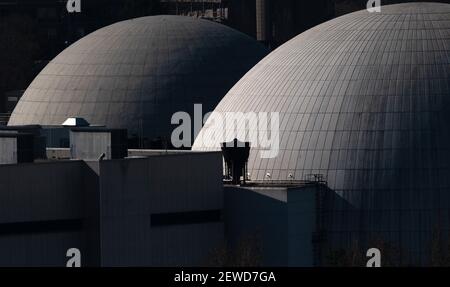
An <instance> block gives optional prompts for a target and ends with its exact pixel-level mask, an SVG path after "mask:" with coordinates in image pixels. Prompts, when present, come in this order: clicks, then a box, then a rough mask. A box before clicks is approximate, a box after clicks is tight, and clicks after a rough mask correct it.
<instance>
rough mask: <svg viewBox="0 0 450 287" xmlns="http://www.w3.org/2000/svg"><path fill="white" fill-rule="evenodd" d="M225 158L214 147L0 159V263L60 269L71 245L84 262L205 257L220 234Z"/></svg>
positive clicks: (160, 262) (197, 261)
mask: <svg viewBox="0 0 450 287" xmlns="http://www.w3.org/2000/svg"><path fill="white" fill-rule="evenodd" d="M221 166H222V157H221V154H220V153H202V154H199V153H189V154H174V155H159V156H152V157H148V158H140V159H126V160H112V161H108V160H105V161H100V162H98V161H86V162H85V161H49V162H43V163H33V164H19V165H17V164H14V165H2V166H0V266H61V267H62V266H65V265H66V262H67V260H68V258H66V251H67V250H68V249H69V248H78V249H80V251H81V258H82V266H198V265H205V264H207V262H208V261H209V256H210V255H211V251H212V249H214V248H216V247H218V246H219V245H220V244H221V243H222V242H223V241H224V225H223V220H222V218H221V211H222V209H223V186H222V172H221ZM205 214H206V215H205ZM211 214H212V215H213V216H216V217H214V220H211ZM183 215H186V218H183ZM155 216H156V217H155ZM208 216H210V217H208ZM155 218H158V220H159V223H158V224H156V222H154V221H156V219H155ZM174 218H175V222H174V221H173V219H174ZM205 218H206V219H205ZM180 219H181V221H180ZM204 219H205V220H204ZM176 220H178V221H180V222H178V223H177V221H176ZM189 220H191V221H189ZM199 220H200V221H199ZM202 220H203V221H202ZM165 221H167V222H165Z"/></svg>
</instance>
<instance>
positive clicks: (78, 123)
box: [62, 118, 90, 127]
mask: <svg viewBox="0 0 450 287" xmlns="http://www.w3.org/2000/svg"><path fill="white" fill-rule="evenodd" d="M62 126H64V127H88V126H90V124H89V122H88V121H86V120H85V119H83V118H68V119H67V120H65V121H64V122H63V123H62Z"/></svg>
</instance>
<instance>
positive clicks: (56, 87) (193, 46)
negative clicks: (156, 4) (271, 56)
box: [8, 16, 267, 140]
mask: <svg viewBox="0 0 450 287" xmlns="http://www.w3.org/2000/svg"><path fill="white" fill-rule="evenodd" d="M266 54H267V50H266V48H265V47H264V46H262V45H261V44H259V43H257V42H256V41H255V40H253V39H251V38H250V37H248V36H246V35H244V34H242V33H240V32H238V31H235V30H233V29H231V28H229V27H226V26H224V25H220V24H217V23H214V22H211V21H206V20H199V19H194V18H190V17H181V16H151V17H143V18H137V19H132V20H128V21H123V22H119V23H116V24H113V25H110V26H107V27H105V28H102V29H100V30H97V31H95V32H93V33H92V34H90V35H88V36H86V37H84V38H82V39H81V40H79V41H78V42H76V43H74V44H73V45H71V46H70V47H68V48H67V49H66V50H64V51H63V52H62V53H61V54H59V55H58V56H57V57H56V58H55V59H53V60H52V61H51V62H50V63H49V64H48V65H47V66H46V67H45V68H44V69H43V71H42V72H41V73H40V74H39V75H38V76H37V77H36V78H35V79H34V81H33V82H32V83H31V85H30V86H29V87H28V89H27V90H26V92H25V94H24V96H23V97H22V99H21V100H20V101H19V103H18V105H17V107H16V109H15V110H14V112H13V114H12V116H11V119H10V121H9V123H8V125H10V126H11V125H27V124H40V125H60V124H61V123H63V122H64V121H65V120H66V119H67V118H69V117H82V118H85V119H86V120H87V121H88V122H90V123H91V124H95V125H106V126H108V127H109V128H127V129H128V130H129V136H132V135H138V136H141V137H143V138H147V139H150V140H151V139H155V138H158V137H162V138H168V139H170V135H171V132H172V130H173V128H174V126H172V125H171V123H170V120H171V117H172V115H173V113H175V112H177V111H186V112H189V113H190V114H191V115H192V113H193V105H194V104H195V103H202V104H203V111H204V113H206V112H209V111H212V110H213V109H214V108H215V106H216V105H217V104H218V103H219V101H220V100H221V99H222V98H223V97H224V96H225V94H226V93H227V92H228V90H229V89H231V87H232V86H233V85H234V84H235V83H236V82H237V81H238V80H239V79H240V78H241V77H242V76H243V75H244V74H245V73H246V72H247V71H248V70H250V69H251V68H252V67H253V66H254V65H255V64H256V63H257V62H258V61H259V60H260V59H262V58H263V57H264V56H265V55H266Z"/></svg>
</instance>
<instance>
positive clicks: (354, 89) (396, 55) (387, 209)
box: [194, 3, 450, 264]
mask: <svg viewBox="0 0 450 287" xmlns="http://www.w3.org/2000/svg"><path fill="white" fill-rule="evenodd" d="M449 67H450V5H448V4H437V3H409V4H399V5H390V6H383V7H382V12H381V13H368V12H367V11H365V10H364V11H360V12H356V13H352V14H348V15H345V16H343V17H339V18H336V19H334V20H331V21H329V22H326V23H324V24H321V25H319V26H316V27H315V28H312V29H310V30H308V31H306V32H305V33H303V34H301V35H299V36H297V37H296V38H294V39H292V40H291V41H289V42H288V43H286V44H285V45H283V46H281V47H280V48H279V49H277V50H275V51H274V52H272V53H271V54H270V55H269V56H267V57H266V58H265V59H264V60H262V61H261V62H260V63H259V64H257V65H256V66H255V67H254V68H253V69H252V70H251V71H250V72H249V73H248V74H247V75H246V76H244V77H243V78H242V79H241V80H240V81H239V82H238V83H237V84H236V85H235V86H234V87H233V89H231V91H230V92H229V93H228V94H227V96H225V98H224V99H223V100H222V101H221V102H220V104H219V105H218V107H217V108H216V110H215V113H226V112H243V113H245V112H255V113H259V112H278V113H279V116H280V126H279V128H280V150H279V154H278V156H277V157H275V158H272V159H262V158H261V156H260V153H261V151H262V149H261V148H259V147H258V145H257V143H253V144H252V149H251V152H250V158H249V162H248V172H249V177H250V179H251V180H254V181H288V180H292V179H295V180H301V179H304V178H305V177H307V176H308V175H310V174H320V175H323V177H324V178H325V179H326V181H327V183H328V187H329V188H330V189H332V190H334V191H335V192H336V193H337V194H338V195H339V196H340V197H341V198H342V199H344V200H345V201H341V200H337V199H336V200H333V201H329V202H327V207H326V210H324V211H323V216H324V217H325V222H326V226H327V227H326V231H325V235H324V238H325V239H324V240H325V241H326V242H327V243H328V244H329V245H330V246H331V247H330V248H338V247H339V246H341V247H342V246H345V247H347V250H348V248H350V247H351V246H352V245H353V244H354V243H355V242H358V243H359V244H362V245H363V246H367V247H373V246H370V245H371V244H373V242H376V241H384V242H387V243H389V244H391V245H392V246H395V247H396V249H397V250H398V254H401V256H398V258H401V261H402V263H403V264H419V263H420V264H423V263H425V262H430V261H429V260H430V254H431V252H432V250H431V246H432V245H433V241H434V240H436V238H435V236H436V232H435V231H439V234H440V236H442V237H441V238H438V239H437V240H448V232H449V231H450V230H449V227H450V213H449V212H450V128H449V127H450V69H449ZM237 122H238V125H237V129H238V130H243V129H244V130H245V126H244V125H245V124H246V119H245V118H240V119H238V121H237ZM210 124H211V123H207V124H206V127H205V128H204V129H203V131H202V132H201V134H200V135H199V137H198V138H197V140H196V143H195V144H194V150H199V151H202V150H214V149H217V148H219V147H220V143H219V142H214V141H208V140H207V139H208V138H210V135H211V134H212V133H214V132H215V133H219V134H220V133H223V134H224V135H227V134H233V133H226V132H225V131H224V130H217V129H215V127H217V125H213V124H211V125H210ZM208 126H209V127H208ZM234 128H235V127H233V126H227V127H226V128H225V130H226V131H228V132H231V131H232V130H233V129H234ZM260 129H261V128H260ZM253 132H255V131H253ZM250 134H252V133H251V131H250V133H248V134H247V135H250ZM203 139H206V140H203ZM248 139H249V138H239V140H240V141H248ZM230 140H232V138H226V141H230ZM269 175H270V176H269ZM268 176H269V177H270V178H268ZM436 242H437V241H436ZM444 242H445V241H444Z"/></svg>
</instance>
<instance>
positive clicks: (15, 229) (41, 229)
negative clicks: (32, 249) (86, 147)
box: [0, 219, 83, 236]
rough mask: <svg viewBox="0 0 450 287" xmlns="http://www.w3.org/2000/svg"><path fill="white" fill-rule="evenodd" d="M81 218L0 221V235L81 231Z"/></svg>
mask: <svg viewBox="0 0 450 287" xmlns="http://www.w3.org/2000/svg"><path fill="white" fill-rule="evenodd" d="M82 229H83V220H82V219H66V220H49V221H35V222H14V223H0V236H5V235H20V234H33V233H57V232H69V231H81V230H82Z"/></svg>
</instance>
